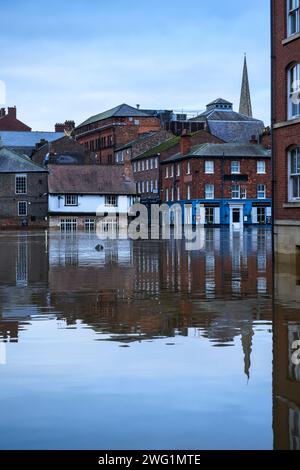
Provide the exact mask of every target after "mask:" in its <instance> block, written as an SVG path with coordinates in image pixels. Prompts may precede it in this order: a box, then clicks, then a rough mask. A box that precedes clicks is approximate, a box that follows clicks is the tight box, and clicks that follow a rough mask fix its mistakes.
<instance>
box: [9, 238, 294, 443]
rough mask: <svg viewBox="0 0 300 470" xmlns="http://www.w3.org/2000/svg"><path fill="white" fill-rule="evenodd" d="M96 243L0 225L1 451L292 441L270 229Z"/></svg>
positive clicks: (288, 335) (288, 320) (286, 324)
mask: <svg viewBox="0 0 300 470" xmlns="http://www.w3.org/2000/svg"><path fill="white" fill-rule="evenodd" d="M98 243H99V240H97V237H96V235H95V234H94V233H73V234H72V233H71V234H61V233H58V232H2V233H1V234H0V380H1V386H0V407H1V420H0V448H1V449H100V450H101V449H186V450H188V449H272V448H273V447H274V446H275V447H278V448H281V447H282V448H300V444H299V443H300V432H299V429H300V413H299V402H300V396H299V383H300V369H299V367H298V366H297V365H295V364H294V363H293V362H292V360H290V356H289V351H291V348H293V343H294V341H295V340H297V339H300V317H299V315H298V312H299V310H298V308H297V305H294V304H293V305H292V306H289V305H286V304H287V301H286V299H285V301H284V302H282V303H278V304H274V302H273V299H272V294H273V292H272V288H273V287H272V286H273V279H272V251H271V250H272V239H271V231H269V230H264V229H261V230H257V229H252V230H246V231H244V232H243V233H239V232H237V233H232V232H230V231H228V230H220V229H207V230H206V231H205V245H204V248H203V249H202V250H198V251H187V249H186V244H185V241H184V240H183V241H179V240H169V241H166V240H148V241H129V240H119V241H113V240H111V241H110V240H107V241H105V242H103V245H104V250H103V251H97V250H95V246H96V245H97V244H98ZM276 312H277V313H276ZM274 314H275V315H274ZM274 318H276V321H275V322H274V321H273V319H274ZM274 328H277V330H276V331H275V330H274ZM273 348H274V354H273ZM273 361H275V362H274V367H273ZM291 384H292V386H294V388H293V393H294V395H293V393H292V394H291V393H290V389H288V387H289V386H290V385H291ZM297 387H298V388H297ZM297 390H298V392H297ZM297 393H298V395H297ZM297 396H298V398H299V400H298V405H297Z"/></svg>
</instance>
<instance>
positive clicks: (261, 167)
mask: <svg viewBox="0 0 300 470" xmlns="http://www.w3.org/2000/svg"><path fill="white" fill-rule="evenodd" d="M257 173H258V174H259V175H263V174H265V173H266V162H264V161H259V162H257Z"/></svg>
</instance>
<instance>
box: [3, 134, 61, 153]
mask: <svg viewBox="0 0 300 470" xmlns="http://www.w3.org/2000/svg"><path fill="white" fill-rule="evenodd" d="M63 136H64V134H63V133H62V132H39V131H37V132H36V131H34V132H25V131H17V132H15V131H0V148H1V147H5V148H7V149H10V150H13V151H15V152H17V153H19V154H25V155H28V156H29V157H31V155H32V153H33V152H34V151H35V150H37V149H38V148H39V147H41V146H43V145H44V144H45V143H47V142H52V141H54V140H57V139H60V138H61V137H63Z"/></svg>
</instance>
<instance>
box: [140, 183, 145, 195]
mask: <svg viewBox="0 0 300 470" xmlns="http://www.w3.org/2000/svg"><path fill="white" fill-rule="evenodd" d="M144 192H145V182H144V181H142V182H141V193H144Z"/></svg>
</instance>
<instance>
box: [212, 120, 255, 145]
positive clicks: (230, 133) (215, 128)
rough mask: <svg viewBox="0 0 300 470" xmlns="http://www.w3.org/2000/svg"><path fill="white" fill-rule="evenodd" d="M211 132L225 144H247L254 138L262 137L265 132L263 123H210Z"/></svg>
mask: <svg viewBox="0 0 300 470" xmlns="http://www.w3.org/2000/svg"><path fill="white" fill-rule="evenodd" d="M208 126H209V130H210V132H211V133H212V134H213V135H215V136H217V137H219V138H220V139H222V140H224V141H225V142H232V143H240V144H247V143H249V141H250V140H251V138H252V136H255V137H257V136H258V135H261V134H262V132H263V130H264V123H263V122H262V121H257V120H251V121H244V122H242V121H208Z"/></svg>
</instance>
